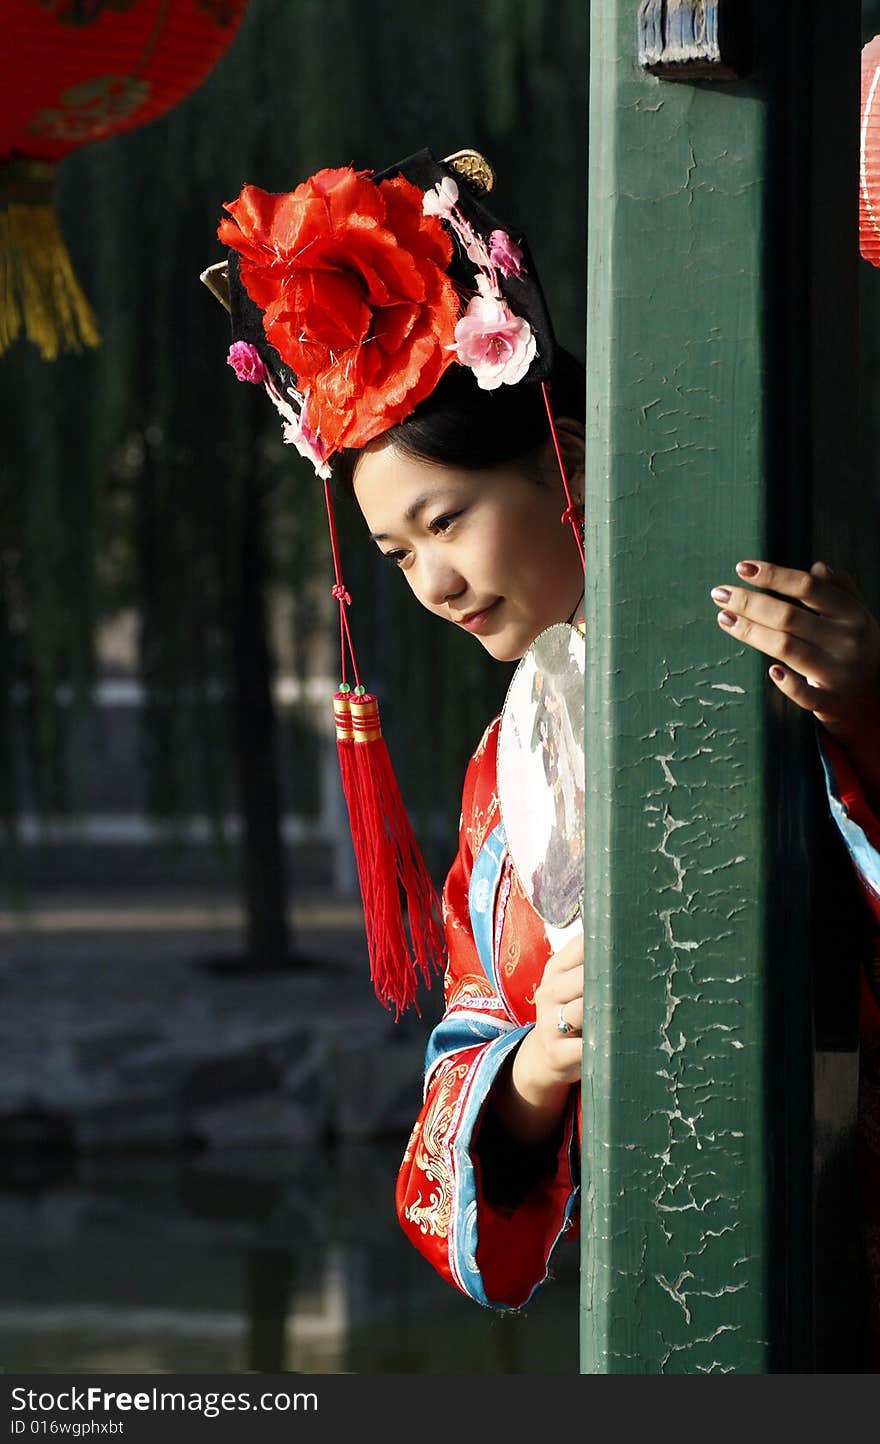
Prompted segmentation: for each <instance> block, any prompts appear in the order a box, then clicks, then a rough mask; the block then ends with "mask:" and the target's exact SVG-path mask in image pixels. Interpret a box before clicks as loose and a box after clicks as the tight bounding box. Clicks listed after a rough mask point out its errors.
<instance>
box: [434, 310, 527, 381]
mask: <svg viewBox="0 0 880 1444" xmlns="http://www.w3.org/2000/svg"><path fill="white" fill-rule="evenodd" d="M537 349H538V348H537V342H536V341H535V335H534V332H533V331H532V328H531V326H530V325H529V323H528V321H526V320H525V319H524V318H523V317H522V316H514V314H513V312H512V311H511V309H510V307H509V306H508V305H507V303H506V301H500V300H497V299H496V298H495V297H492V296H483V295H479V296H474V297H473V299H472V300H471V301H470V302H469V303H468V308H467V310H466V311H465V313H464V315H463V316H462V318H461V320H460V321H459V323H458V325H457V326H456V328H455V354H456V355H457V357H458V359H459V361H460V362H461V364H462V366H469V367H470V369H471V370H472V371H473V373H474V375H475V376H476V378H477V385H478V386H479V387H480V388H481V390H483V391H494V390H495V388H496V387H498V386H501V385H507V386H515V385H516V383H517V381H522V379H523V377H524V376H525V374H526V372H527V371H528V369H529V367H530V366H531V364H532V361H533V360H534V358H535V355H536V353H537Z"/></svg>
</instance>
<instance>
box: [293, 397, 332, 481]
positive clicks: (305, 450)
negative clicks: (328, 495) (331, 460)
mask: <svg viewBox="0 0 880 1444" xmlns="http://www.w3.org/2000/svg"><path fill="white" fill-rule="evenodd" d="M282 432H283V435H284V440H285V441H286V442H287V444H288V446H295V447H296V449H297V451H298V452H299V454H300V456H304V457H305V459H306V461H310V462H311V463H312V466H313V467H314V468H315V471H316V472H317V474H318V476H320V477H321V479H322V481H327V480H328V478H329V477H330V468H329V466H328V465H327V447H326V445H325V444H324V442H323V441H322V440H321V438H320V436H318V434H317V432H315V431H313V430H312V428H311V427H310V426H309V424H308V422H307V421H306V413H305V407H303V409H302V411H301V412H300V413H299V415H298V416H297V415H296V413H295V412H294V414H293V420H292V421H287V422H285V424H284V426H283V427H282Z"/></svg>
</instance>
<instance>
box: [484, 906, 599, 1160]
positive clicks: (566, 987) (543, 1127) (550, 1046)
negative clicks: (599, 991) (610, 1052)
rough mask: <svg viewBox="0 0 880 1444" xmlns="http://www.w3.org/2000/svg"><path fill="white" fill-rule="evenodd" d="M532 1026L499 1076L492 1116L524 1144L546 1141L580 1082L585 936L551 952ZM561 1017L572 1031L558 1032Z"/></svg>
mask: <svg viewBox="0 0 880 1444" xmlns="http://www.w3.org/2000/svg"><path fill="white" fill-rule="evenodd" d="M535 1013H536V1021H535V1026H534V1028H532V1030H531V1032H529V1033H527V1034H526V1036H525V1037H524V1038H523V1040H522V1042H521V1043H520V1045H519V1047H518V1048H517V1050H516V1052H515V1053H514V1055H513V1058H512V1060H511V1065H510V1067H509V1068H505V1070H504V1072H503V1073H502V1074H500V1075H499V1078H498V1081H497V1084H496V1087H495V1090H494V1103H495V1108H496V1111H497V1112H498V1115H499V1117H500V1118H501V1120H502V1122H503V1123H504V1125H505V1126H506V1128H507V1129H508V1131H509V1132H510V1133H513V1134H514V1135H515V1136H516V1137H519V1138H522V1139H523V1140H524V1142H527V1143H539V1142H541V1141H542V1140H543V1139H545V1138H550V1137H552V1135H553V1134H554V1133H555V1132H556V1130H557V1128H558V1127H559V1122H560V1119H561V1118H562V1115H563V1113H564V1112H565V1109H566V1107H567V1106H568V1099H569V1094H570V1093H571V1089H572V1085H573V1084H575V1083H579V1082H580V1079H581V1058H582V1055H583V1046H584V1045H583V1039H582V1038H581V1028H582V1026H583V1016H584V935H583V933H581V934H580V935H579V936H578V937H576V938H572V939H571V941H570V942H568V943H566V945H565V947H564V948H560V950H559V952H558V953H554V954H553V956H552V958H550V959H549V961H548V963H547V966H546V967H545V969H544V973H543V976H542V978H541V982H540V983H539V985H538V987H537V989H536V991H535ZM560 1017H561V1018H562V1020H563V1021H564V1022H565V1023H567V1024H568V1026H569V1027H570V1028H572V1029H574V1030H575V1031H573V1032H571V1033H567V1034H566V1033H562V1032H560V1030H559V1021H560Z"/></svg>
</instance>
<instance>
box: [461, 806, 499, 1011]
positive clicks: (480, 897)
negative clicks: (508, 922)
mask: <svg viewBox="0 0 880 1444" xmlns="http://www.w3.org/2000/svg"><path fill="white" fill-rule="evenodd" d="M506 857H507V838H506V837H505V835H504V824H503V823H502V822H499V824H498V826H497V827H495V828H493V829H492V831H491V832H490V833H489V836H488V837H487V838H486V840H485V842H484V843H483V846H482V847H481V848H480V851H479V852H478V853H477V856H476V858H475V860H474V867H473V871H472V873H471V881H470V886H469V887H468V912H469V913H470V915H471V928H472V930H473V934H474V942H475V943H476V945H477V952H478V953H479V956H480V962H481V963H482V965H483V972H484V973H485V974H486V977H487V978H488V979H489V982H490V983H491V984H492V987H493V988H494V990H495V992H496V993H497V992H498V979H497V977H496V975H495V902H496V899H497V897H498V888H499V885H500V883H501V874H502V872H503V870H504V860H505V858H506Z"/></svg>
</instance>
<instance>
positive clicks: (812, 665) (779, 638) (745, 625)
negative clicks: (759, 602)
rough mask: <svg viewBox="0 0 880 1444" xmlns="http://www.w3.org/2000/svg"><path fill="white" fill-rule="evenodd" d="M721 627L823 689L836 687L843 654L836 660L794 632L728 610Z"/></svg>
mask: <svg viewBox="0 0 880 1444" xmlns="http://www.w3.org/2000/svg"><path fill="white" fill-rule="evenodd" d="M718 625H719V626H720V627H722V628H723V630H724V631H725V632H729V634H730V635H731V636H732V637H736V639H737V641H739V642H744V643H746V645H747V646H749V647H754V648H755V649H756V651H759V652H764V653H765V654H766V656H768V657H773V658H774V659H775V661H777V662H782V663H784V664H785V665H787V666H788V667H792V668H794V670H795V671H797V672H801V673H802V674H803V675H804V676H806V677H809V678H810V680H811V681H812V682H815V683H816V684H817V685H819V686H821V687H825V688H833V687H834V686H835V685H836V684H837V681H838V679H839V670H840V665H839V659H840V660H842V658H840V653H839V652H838V654H837V656H836V657H835V656H832V655H831V654H830V653H829V652H827V651H826V650H825V649H824V648H823V647H820V646H817V645H814V644H813V643H812V642H806V641H804V639H803V638H802V637H800V636H797V635H795V634H794V633H792V632H781V631H777V630H776V629H775V628H774V627H769V626H766V625H765V624H764V623H762V622H756V621H753V620H750V619H749V618H748V617H741V616H737V615H736V613H735V612H731V611H728V610H727V609H725V610H723V611H721V612H719V613H718Z"/></svg>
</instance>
